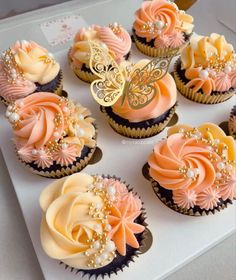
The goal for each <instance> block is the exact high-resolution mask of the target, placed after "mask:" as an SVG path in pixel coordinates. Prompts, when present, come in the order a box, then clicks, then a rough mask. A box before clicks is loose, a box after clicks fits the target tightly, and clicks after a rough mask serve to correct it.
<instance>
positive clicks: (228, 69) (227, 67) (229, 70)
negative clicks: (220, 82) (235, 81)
mask: <svg viewBox="0 0 236 280" xmlns="http://www.w3.org/2000/svg"><path fill="white" fill-rule="evenodd" d="M231 71H232V67H231V66H230V65H226V66H225V68H224V72H225V73H226V74H229V73H230V72H231Z"/></svg>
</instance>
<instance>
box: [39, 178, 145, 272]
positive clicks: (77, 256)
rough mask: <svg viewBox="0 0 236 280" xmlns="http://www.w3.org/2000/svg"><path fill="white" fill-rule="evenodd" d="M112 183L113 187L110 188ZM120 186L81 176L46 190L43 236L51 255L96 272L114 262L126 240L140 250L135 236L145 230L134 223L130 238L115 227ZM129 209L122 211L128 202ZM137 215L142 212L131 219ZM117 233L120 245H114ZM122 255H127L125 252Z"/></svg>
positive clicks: (75, 266)
mask: <svg viewBox="0 0 236 280" xmlns="http://www.w3.org/2000/svg"><path fill="white" fill-rule="evenodd" d="M110 181H112V182H113V184H112V185H110V186H109V184H108V183H109V182H110ZM119 184H121V185H122V183H119V181H118V180H113V179H112V180H111V179H104V178H102V177H100V176H90V175H87V174H85V173H77V174H74V175H71V176H69V177H66V178H63V179H60V180H57V181H55V182H53V183H52V184H50V185H49V186H48V187H46V188H45V189H44V190H43V192H42V193H41V196H40V206H41V208H42V210H43V217H42V223H41V230H40V236H41V243H42V246H43V249H44V251H45V252H46V253H47V255H48V256H50V257H51V258H54V259H58V260H61V261H63V262H64V263H65V264H67V265H69V266H71V267H74V268H79V269H95V268H99V267H103V266H106V265H107V264H109V263H110V262H111V261H113V259H114V258H115V251H116V250H119V246H121V244H122V246H125V244H126V240H128V242H129V244H130V243H132V244H133V245H134V246H135V247H137V246H139V245H138V244H137V243H135V242H137V240H136V238H135V237H134V235H133V233H132V232H142V231H143V230H144V227H143V226H141V225H138V224H136V223H132V219H130V221H129V225H127V228H128V227H130V228H131V229H130V232H129V235H130V237H129V235H128V236H127V234H126V233H125V232H122V231H118V229H119V227H118V226H113V223H115V221H116V220H115V217H113V215H114V214H113V210H112V209H113V207H117V206H115V205H116V204H115V203H114V202H113V201H114V198H115V200H116V201H117V200H118V201H119V196H116V191H118V192H119V190H120V187H119ZM122 188H123V186H122ZM125 205H126V206H124V205H122V208H120V209H124V208H125V209H127V207H128V208H129V205H130V203H129V202H128V201H126V203H125ZM116 209H117V208H116ZM111 210H112V211H111ZM117 211H119V210H117ZM108 213H110V216H109V217H108V218H107V214H108ZM133 213H135V216H136V215H140V212H139V209H136V212H131V213H129V215H132V214H133ZM133 215H134V214H133ZM132 225H133V227H132ZM121 227H122V221H121ZM123 228H124V229H125V228H126V227H125V226H123ZM115 233H116V236H117V237H118V238H119V240H118V241H117V242H116V240H114V242H113V241H112V236H113V235H114V234H115ZM129 238H131V239H130V240H132V241H129ZM133 238H134V239H133ZM121 240H124V244H123V242H121ZM132 244H131V246H132ZM122 248H123V247H122ZM123 249H124V248H123ZM122 252H123V254H124V255H125V254H126V250H125V249H124V250H123V251H122Z"/></svg>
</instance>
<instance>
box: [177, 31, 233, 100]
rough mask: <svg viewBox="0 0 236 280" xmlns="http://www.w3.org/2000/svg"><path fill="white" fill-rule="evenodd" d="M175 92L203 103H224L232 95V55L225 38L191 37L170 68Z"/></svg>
mask: <svg viewBox="0 0 236 280" xmlns="http://www.w3.org/2000/svg"><path fill="white" fill-rule="evenodd" d="M174 78H175V81H176V85H177V88H178V90H179V91H180V93H181V94H182V95H184V96H185V97H186V98H188V99H190V100H193V101H195V102H199V103H204V104H216V103H220V102H224V101H226V100H227V99H229V98H230V97H232V96H233V95H234V94H235V92H236V56H235V53H234V49H233V46H232V45H231V44H229V43H227V42H226V40H225V37H224V36H222V35H219V34H215V33H212V34H211V35H210V36H209V37H207V36H199V35H196V34H195V35H193V36H192V38H191V40H190V42H189V44H188V45H187V46H186V47H185V48H184V50H183V51H182V53H181V58H179V59H178V60H177V62H176V64H175V66H174Z"/></svg>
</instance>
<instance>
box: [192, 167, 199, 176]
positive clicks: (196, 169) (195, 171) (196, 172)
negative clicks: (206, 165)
mask: <svg viewBox="0 0 236 280" xmlns="http://www.w3.org/2000/svg"><path fill="white" fill-rule="evenodd" d="M193 172H194V174H195V176H196V175H198V174H199V173H200V170H199V168H194V169H193Z"/></svg>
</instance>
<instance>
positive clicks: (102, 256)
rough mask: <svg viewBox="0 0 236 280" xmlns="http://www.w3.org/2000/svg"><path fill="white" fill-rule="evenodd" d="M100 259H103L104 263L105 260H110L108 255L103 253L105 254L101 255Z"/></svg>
mask: <svg viewBox="0 0 236 280" xmlns="http://www.w3.org/2000/svg"><path fill="white" fill-rule="evenodd" d="M100 257H101V259H102V261H105V260H107V259H108V254H107V253H103V254H101V256H100Z"/></svg>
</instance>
